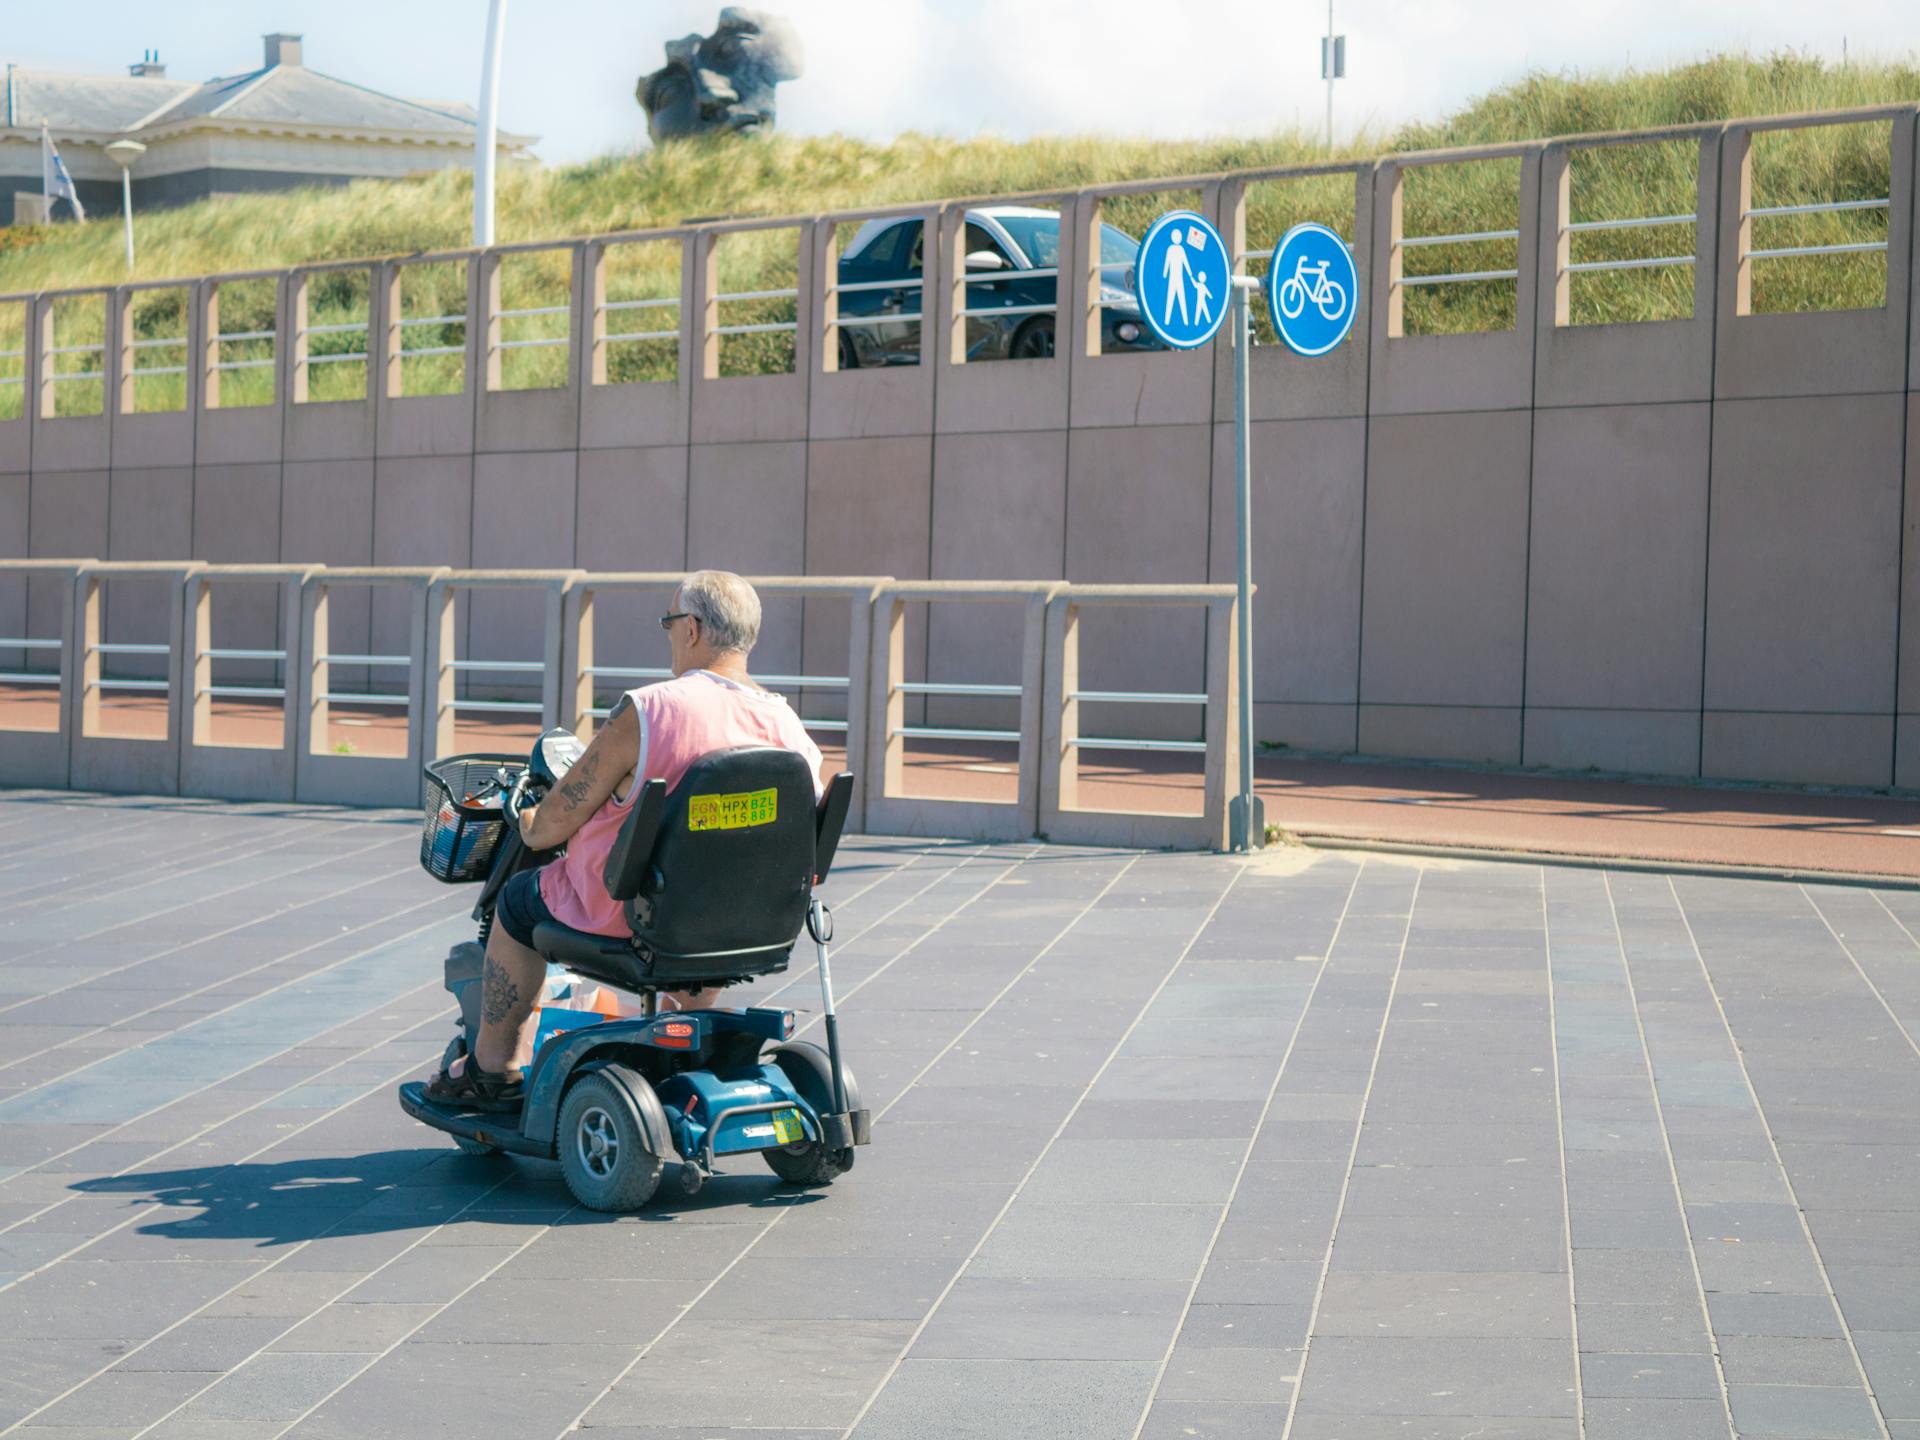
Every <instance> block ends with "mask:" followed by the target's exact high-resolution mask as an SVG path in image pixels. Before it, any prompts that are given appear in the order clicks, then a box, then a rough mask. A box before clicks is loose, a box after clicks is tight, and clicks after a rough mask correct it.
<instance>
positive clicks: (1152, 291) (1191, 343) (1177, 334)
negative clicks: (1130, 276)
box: [1134, 210, 1233, 350]
mask: <svg viewBox="0 0 1920 1440" xmlns="http://www.w3.org/2000/svg"><path fill="white" fill-rule="evenodd" d="M1232 286H1233V278H1232V266H1231V265H1230V264H1229V263H1228V260H1227V247H1226V245H1225V244H1224V243H1223V242H1222V241H1221V239H1220V232H1219V231H1218V230H1215V229H1214V228H1213V226H1211V225H1209V224H1208V223H1207V222H1206V221H1205V220H1204V219H1202V218H1201V217H1200V216H1198V215H1196V214H1194V213H1193V212H1192V211H1191V210H1172V211H1169V212H1168V213H1167V214H1165V215H1162V216H1161V217H1160V218H1159V219H1158V220H1156V221H1154V222H1153V227H1152V228H1151V229H1150V230H1148V231H1147V235H1146V238H1145V239H1144V240H1142V241H1141V242H1140V252H1139V254H1138V255H1137V256H1135V258H1134V293H1135V294H1136V296H1137V297H1138V298H1139V301H1140V316H1141V318H1142V319H1143V320H1145V321H1146V322H1147V328H1148V329H1150V330H1152V331H1153V333H1154V334H1155V335H1157V336H1159V337H1160V339H1161V340H1163V341H1165V342H1166V343H1167V344H1169V345H1171V346H1173V347H1174V348H1175V349H1176V350H1192V349H1194V348H1196V347H1198V346H1201V345H1204V344H1206V343H1207V342H1208V341H1209V340H1211V339H1212V338H1213V337H1214V335H1215V334H1216V333H1217V332H1218V331H1219V329H1220V325H1221V322H1222V321H1224V320H1225V319H1226V318H1227V297H1228V292H1229V291H1230V290H1231V289H1232Z"/></svg>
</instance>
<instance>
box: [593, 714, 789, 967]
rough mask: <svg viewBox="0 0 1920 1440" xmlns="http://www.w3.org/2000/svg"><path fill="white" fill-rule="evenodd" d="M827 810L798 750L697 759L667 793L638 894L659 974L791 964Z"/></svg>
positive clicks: (632, 921) (637, 919) (631, 911)
mask: <svg viewBox="0 0 1920 1440" xmlns="http://www.w3.org/2000/svg"><path fill="white" fill-rule="evenodd" d="M816 819H817V813H816V810H815V801H814V780H813V775H812V773H811V770H810V767H809V766H808V764H807V762H806V759H805V757H803V756H802V755H800V754H799V753H798V752H797V751H793V750H788V749H785V748H783V747H780V746H774V745H753V746H739V747H736V748H733V749H729V750H718V751H715V752H714V753H713V754H711V755H707V756H705V757H703V758H702V759H700V760H699V761H697V762H695V764H694V765H693V767H692V768H691V769H689V770H688V771H687V773H686V776H685V777H684V778H683V779H682V780H681V781H680V783H679V784H678V785H676V786H675V787H674V788H673V790H672V791H671V792H670V793H669V794H668V795H667V796H666V798H665V802H664V804H663V805H662V807H661V814H660V829H659V832H658V834H657V836H656V837H655V839H654V843H653V852H652V855H651V856H650V857H649V863H648V866H647V869H646V872H645V874H644V875H643V877H642V879H641V883H640V893H639V894H637V895H635V896H633V897H631V898H630V899H628V901H627V923H628V924H629V925H631V926H632V927H633V936H634V940H635V942H636V944H637V946H638V947H639V948H640V949H641V950H642V951H644V952H645V953H647V954H648V955H649V956H651V959H652V968H653V971H654V974H655V976H656V977H657V978H661V979H671V980H675V981H685V980H691V979H694V978H700V979H703V980H706V981H708V982H710V983H711V982H715V981H722V980H729V979H745V978H747V977H749V976H753V975H764V974H766V973H768V972H769V971H774V970H783V969H785V968H786V964H787V955H788V952H789V951H791V950H792V949H793V942H794V941H795V940H796V939H797V938H798V937H799V934H800V927H801V926H802V925H804V924H805V923H806V918H807V903H808V900H809V899H810V897H811V896H812V894H813V877H814V842H815V832H816V823H815V822H816Z"/></svg>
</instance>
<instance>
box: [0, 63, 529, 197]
mask: <svg viewBox="0 0 1920 1440" xmlns="http://www.w3.org/2000/svg"><path fill="white" fill-rule="evenodd" d="M265 40H266V48H265V53H264V55H263V56H262V63H261V65H260V67H259V68H258V69H255V70H251V71H247V72H245V73H243V74H237V75H224V76H216V77H215V78H213V79H211V80H207V81H203V82H194V81H190V80H176V79H172V78H170V77H169V76H168V75H167V73H166V66H165V65H164V64H162V63H160V61H159V60H157V59H156V58H152V57H147V58H143V59H142V60H141V61H140V62H139V63H137V64H134V65H131V66H129V67H128V73H127V74H126V75H125V76H119V75H69V74H58V73H54V72H50V71H42V70H29V69H25V68H22V67H19V66H14V65H9V66H8V67H7V74H6V88H5V94H4V100H3V101H0V103H3V105H4V110H3V111H0V120H4V124H0V223H5V222H8V221H15V222H23V221H31V220H37V219H39V218H40V210H39V207H40V193H41V144H40V136H41V131H42V127H43V126H44V127H45V129H46V132H47V133H48V134H50V135H51V136H52V137H53V140H54V143H55V144H56V145H58V146H59V147H60V155H61V158H62V159H63V160H65V161H66V164H67V169H68V171H69V173H71V174H72V176H73V179H74V184H75V186H76V187H77V188H78V190H79V192H80V200H81V203H82V204H83V205H85V206H87V207H88V208H89V209H99V210H100V211H102V212H110V211H114V210H117V209H118V208H119V203H120V196H119V190H120V168H119V166H118V165H117V164H115V163H114V161H113V160H112V159H111V158H110V157H109V156H108V155H107V153H106V148H105V147H106V146H107V145H108V144H110V143H111V142H113V141H115V140H120V139H130V140H137V141H139V142H141V143H142V144H144V145H145V146H146V147H147V151H146V154H144V155H143V156H141V157H140V159H139V161H138V162H137V163H136V164H135V165H134V168H133V203H134V205H135V206H136V207H137V208H151V207H156V206H164V205H181V204H186V203H188V202H189V201H193V200H201V199H205V198H207V197H208V196H212V195H236V194H248V193H251V192H254V191H260V190H285V189H292V188H296V187H299V186H306V185H337V184H344V183H346V182H347V181H350V180H361V179H394V178H398V177H400V176H404V175H416V174H419V173H421V172H422V171H429V170H445V169H452V168H456V167H469V166H471V165H472V164H473V147H474V134H475V128H476V125H477V123H478V117H477V116H476V115H475V113H474V110H473V107H472V106H470V105H467V104H466V103H464V102H462V101H452V100H413V99H406V98H403V97H401V96H396V95H386V94H383V93H381V92H380V91H377V90H370V89H368V88H366V87H365V86H362V85H355V84H353V83H351V82H349V81H346V80H340V79H336V78H335V77H333V76H331V75H326V74H322V73H321V72H320V71H318V70H310V69H308V68H307V66H306V64H305V59H304V53H303V45H302V39H301V37H300V36H298V35H288V34H274V35H268V36H266V37H265ZM533 139H534V137H532V136H528V135H509V134H505V133H502V134H501V135H500V137H499V155H500V159H501V161H502V162H503V163H512V162H515V161H525V160H529V159H531V158H532V156H531V151H530V149H529V147H530V146H531V144H532V142H533ZM16 197H18V198H16ZM67 214H68V211H67V208H66V207H65V206H64V205H61V204H58V203H56V205H55V207H54V217H53V218H54V219H56V220H58V219H62V218H66V217H67Z"/></svg>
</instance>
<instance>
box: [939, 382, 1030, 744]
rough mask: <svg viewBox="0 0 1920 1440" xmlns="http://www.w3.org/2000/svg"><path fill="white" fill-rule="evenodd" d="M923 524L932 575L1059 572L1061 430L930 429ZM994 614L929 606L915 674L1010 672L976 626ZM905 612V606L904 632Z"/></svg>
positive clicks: (998, 717)
mask: <svg viewBox="0 0 1920 1440" xmlns="http://www.w3.org/2000/svg"><path fill="white" fill-rule="evenodd" d="M1019 363H1020V364H1022V365H1041V364H1047V363H1050V362H1046V361H1038V360H1034V361H1021V362H1019ZM993 368H1000V367H993ZM932 527H933V530H932V543H931V553H932V565H931V568H932V572H933V575H932V578H933V579H935V580H1035V579H1038V580H1057V579H1060V578H1061V577H1062V575H1063V573H1064V566H1065V564H1066V531H1067V432H1066V431H1064V430H1036V431H1026V432H1017V433H1005V434H998V435H994V434H978V435H940V436H937V437H935V439H934V442H933V513H932ZM997 613H998V612H996V611H993V610H986V611H982V610H980V609H978V608H976V607H972V606H966V605H935V606H933V607H931V609H930V611H929V613H928V621H927V650H926V657H925V660H926V666H927V669H926V671H925V672H924V674H926V675H937V676H938V677H939V678H941V679H943V680H961V681H969V682H981V683H994V684H1011V683H1012V682H1014V681H1016V680H1018V679H1019V678H1020V666H1019V653H1018V648H1017V646H1014V645H1011V644H1010V643H1009V642H1008V641H1007V639H1006V637H1005V636H1004V634H1002V633H1000V631H999V630H998V629H996V627H995V626H992V625H983V624H981V617H982V616H983V615H995V614H997ZM913 617H914V609H913V608H909V610H908V618H909V629H908V638H909V640H911V639H912V637H913V633H914V632H913V630H912V622H913ZM917 658H919V657H917V656H916V655H915V654H914V653H913V651H912V650H911V649H909V651H908V654H907V663H908V672H907V673H908V675H909V677H911V678H915V679H918V678H923V675H922V673H921V672H917V671H915V670H914V669H913V664H914V661H915V660H916V659H917ZM1004 709H1005V707H1004V706H997V705H993V704H991V703H989V704H984V705H974V706H972V707H970V708H969V707H968V706H967V705H964V704H960V703H956V702H953V701H947V702H945V703H944V704H943V706H942V707H941V715H942V718H948V719H957V718H958V717H959V716H961V715H963V714H966V715H969V716H971V718H972V719H973V720H974V721H976V722H977V723H979V724H983V725H986V724H992V725H1002V724H1005V723H1006V719H1007V717H1006V715H1005V713H1003V712H1004Z"/></svg>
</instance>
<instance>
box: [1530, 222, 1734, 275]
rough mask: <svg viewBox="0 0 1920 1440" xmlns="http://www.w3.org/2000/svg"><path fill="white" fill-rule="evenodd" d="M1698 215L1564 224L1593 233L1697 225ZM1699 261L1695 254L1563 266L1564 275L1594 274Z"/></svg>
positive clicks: (1569, 229)
mask: <svg viewBox="0 0 1920 1440" xmlns="http://www.w3.org/2000/svg"><path fill="white" fill-rule="evenodd" d="M1699 218H1700V217H1699V216H1697V215H1649V216H1645V217H1641V218H1635V219H1624V220H1573V221H1569V222H1568V223H1567V224H1565V225H1563V226H1562V227H1561V229H1562V231H1563V233H1565V234H1568V235H1584V234H1591V233H1593V232H1596V231H1601V230H1649V229H1656V228H1661V227H1665V226H1673V225H1696V224H1698V223H1699ZM1695 263H1697V261H1696V257H1694V256H1692V255H1650V256H1641V257H1639V258H1636V259H1631V260H1577V261H1574V260H1570V261H1568V263H1567V264H1566V265H1564V266H1562V267H1561V271H1562V273H1563V274H1567V275H1592V274H1599V273H1602V272H1605V271H1610V270H1656V269H1660V268H1662V267H1665V266H1670V265H1692V264H1695Z"/></svg>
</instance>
